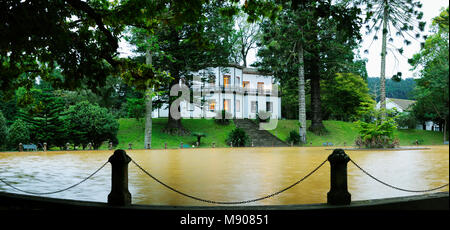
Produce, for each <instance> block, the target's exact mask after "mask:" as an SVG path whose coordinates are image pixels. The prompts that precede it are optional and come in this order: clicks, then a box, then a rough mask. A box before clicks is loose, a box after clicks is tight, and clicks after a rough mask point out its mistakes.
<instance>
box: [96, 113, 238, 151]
mask: <svg viewBox="0 0 450 230" xmlns="http://www.w3.org/2000/svg"><path fill="white" fill-rule="evenodd" d="M144 122H145V120H144V119H141V120H140V121H138V120H136V119H128V118H121V119H119V132H118V134H117V139H118V140H119V145H118V146H117V147H116V148H122V149H128V143H132V144H133V149H143V148H144ZM181 122H182V124H183V126H184V127H185V128H187V129H188V130H190V131H191V132H201V133H205V134H206V137H203V138H202V139H201V145H200V147H211V145H212V143H213V142H215V143H216V147H225V146H226V145H225V139H226V138H227V136H228V133H229V132H231V130H233V129H234V127H235V126H234V123H233V121H230V124H229V125H226V126H221V125H218V124H216V123H215V122H214V120H212V119H183V120H181ZM166 124H167V118H153V130H152V148H154V149H162V148H164V143H166V142H167V147H168V148H178V147H180V142H183V144H189V145H191V146H192V145H193V144H195V142H196V141H197V138H196V137H194V136H191V135H187V136H176V135H170V134H166V133H163V132H162V129H163V128H164V127H165V126H166ZM106 148H107V146H106V145H103V146H102V147H101V149H106Z"/></svg>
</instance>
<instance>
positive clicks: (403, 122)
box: [395, 112, 417, 129]
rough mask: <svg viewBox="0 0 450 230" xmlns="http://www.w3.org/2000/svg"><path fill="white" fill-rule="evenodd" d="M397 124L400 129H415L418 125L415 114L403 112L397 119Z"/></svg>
mask: <svg viewBox="0 0 450 230" xmlns="http://www.w3.org/2000/svg"><path fill="white" fill-rule="evenodd" d="M395 122H396V123H397V125H398V127H400V128H408V129H415V128H416V125H417V119H416V117H415V116H414V113H408V112H403V113H400V114H399V115H398V116H397V117H396V118H395Z"/></svg>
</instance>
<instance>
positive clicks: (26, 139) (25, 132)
mask: <svg viewBox="0 0 450 230" xmlns="http://www.w3.org/2000/svg"><path fill="white" fill-rule="evenodd" d="M30 142H31V138H30V130H29V127H28V125H27V124H26V123H25V122H24V121H22V120H21V119H17V120H16V121H14V123H13V124H12V125H11V126H10V127H9V130H8V147H9V149H16V150H17V149H18V148H19V143H22V144H30Z"/></svg>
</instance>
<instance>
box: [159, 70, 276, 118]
mask: <svg viewBox="0 0 450 230" xmlns="http://www.w3.org/2000/svg"><path fill="white" fill-rule="evenodd" d="M191 74H192V75H193V81H192V85H191V86H190V87H189V88H190V90H191V91H190V92H191V93H192V94H193V96H189V98H190V100H182V101H181V102H180V115H181V117H182V118H212V117H216V116H218V114H220V113H219V112H220V111H222V110H225V111H226V112H227V113H228V114H229V116H230V117H227V118H229V119H234V118H235V119H243V118H251V119H254V118H256V114H257V113H258V112H259V113H261V112H268V113H266V114H267V115H270V118H272V119H278V118H280V117H281V98H280V97H279V96H278V84H276V83H275V81H274V78H273V76H271V75H268V74H265V73H261V72H259V71H257V70H256V69H253V68H245V67H242V66H238V65H231V66H228V67H214V68H207V69H203V70H200V71H198V72H194V73H191ZM182 83H183V82H182V81H181V82H180V84H182ZM155 99H157V98H155ZM169 108H170V107H169V106H167V105H163V106H162V107H161V108H160V109H156V110H154V111H153V117H167V116H168V114H169V111H168V109H169Z"/></svg>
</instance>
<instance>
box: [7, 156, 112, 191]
mask: <svg viewBox="0 0 450 230" xmlns="http://www.w3.org/2000/svg"><path fill="white" fill-rule="evenodd" d="M108 163H109V162H108V161H107V162H105V163H104V164H103V165H102V166H100V168H99V169H97V170H95V172H93V173H92V174H91V175H89V176H88V177H86V178H85V179H83V180H81V181H80V182H78V183H76V184H74V185H71V186H69V187H67V188H64V189H60V190H57V191H53V192H30V191H25V190H22V189H19V188H17V187H15V186H14V185H12V184H10V183H8V182H6V181H5V180H3V179H1V178H0V181H1V182H3V183H4V184H6V185H7V186H9V187H11V188H13V189H15V190H17V191H20V192H23V193H28V194H33V195H49V194H55V193H60V192H64V191H67V190H69V189H71V188H73V187H76V186H78V185H80V184H81V183H83V182H85V181H87V180H88V179H89V178H91V177H93V176H94V175H95V174H96V173H97V172H99V171H100V170H101V169H103V168H104V167H105V166H106V164H108Z"/></svg>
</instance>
